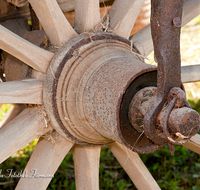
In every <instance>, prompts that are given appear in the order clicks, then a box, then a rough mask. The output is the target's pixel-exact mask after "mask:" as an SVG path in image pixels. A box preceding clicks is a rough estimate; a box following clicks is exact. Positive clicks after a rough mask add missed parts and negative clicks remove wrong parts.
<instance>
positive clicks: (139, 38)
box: [129, 0, 200, 57]
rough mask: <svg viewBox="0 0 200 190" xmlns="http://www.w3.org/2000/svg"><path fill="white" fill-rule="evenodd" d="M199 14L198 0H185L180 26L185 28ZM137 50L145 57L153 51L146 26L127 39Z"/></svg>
mask: <svg viewBox="0 0 200 190" xmlns="http://www.w3.org/2000/svg"><path fill="white" fill-rule="evenodd" d="M199 14H200V2H199V0H185V2H184V5H183V17H182V26H185V25H186V24H187V23H188V22H190V21H191V20H192V19H193V18H195V17H196V16H198V15H199ZM129 39H130V40H131V41H132V42H133V43H134V45H135V46H136V47H137V48H138V50H139V51H140V52H141V54H142V55H143V56H145V57H147V56H148V55H149V54H150V53H151V52H152V51H153V42H152V37H151V27H150V25H148V26H146V27H145V28H143V29H142V30H140V31H139V32H137V33H136V34H134V35H133V36H131V37H130V38H129Z"/></svg>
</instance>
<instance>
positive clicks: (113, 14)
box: [104, 0, 144, 38]
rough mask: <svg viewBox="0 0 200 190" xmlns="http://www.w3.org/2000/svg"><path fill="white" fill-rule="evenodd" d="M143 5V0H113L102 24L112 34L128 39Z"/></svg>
mask: <svg viewBox="0 0 200 190" xmlns="http://www.w3.org/2000/svg"><path fill="white" fill-rule="evenodd" d="M143 4H144V0H115V2H114V3H113V5H112V7H111V9H110V10H109V12H108V14H107V15H106V16H105V18H104V22H109V26H110V27H109V29H111V30H112V31H113V32H114V33H116V34H118V35H120V36H123V37H125V38H129V36H130V34H131V31H132V29H133V26H134V24H135V21H136V19H137V17H138V15H139V13H140V10H141V9H142V6H143Z"/></svg>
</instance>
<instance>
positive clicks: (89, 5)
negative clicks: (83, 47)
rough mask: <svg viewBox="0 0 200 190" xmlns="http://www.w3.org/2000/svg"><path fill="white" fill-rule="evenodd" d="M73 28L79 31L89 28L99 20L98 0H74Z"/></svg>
mask: <svg viewBox="0 0 200 190" xmlns="http://www.w3.org/2000/svg"><path fill="white" fill-rule="evenodd" d="M75 2H76V4H75V20H74V28H75V29H76V30H77V31H78V32H79V33H82V32H85V31H87V30H91V29H92V28H93V27H94V26H95V25H97V24H98V23H99V22H100V11H99V0H85V1H83V0H76V1H75Z"/></svg>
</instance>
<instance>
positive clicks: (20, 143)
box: [0, 108, 52, 163]
mask: <svg viewBox="0 0 200 190" xmlns="http://www.w3.org/2000/svg"><path fill="white" fill-rule="evenodd" d="M49 130H52V128H51V127H50V126H49V127H46V126H45V123H44V116H43V114H42V109H40V108H27V109H25V110H24V111H23V112H22V113H20V114H19V115H18V116H17V117H16V118H14V119H13V120H12V121H11V122H10V123H8V124H7V125H5V126H3V127H2V128H1V129H0V163H2V162H3V161H4V160H5V159H7V158H8V157H10V156H11V155H13V154H14V153H15V152H17V151H18V150H19V149H21V148H23V147H24V146H26V145H27V144H28V143H30V142H31V141H33V140H34V139H36V138H37V137H38V136H41V135H43V134H44V133H46V132H47V131H49Z"/></svg>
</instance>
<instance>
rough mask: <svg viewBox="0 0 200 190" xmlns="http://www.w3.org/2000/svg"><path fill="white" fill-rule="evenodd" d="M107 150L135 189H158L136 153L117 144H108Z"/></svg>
mask: <svg viewBox="0 0 200 190" xmlns="http://www.w3.org/2000/svg"><path fill="white" fill-rule="evenodd" d="M109 148H110V150H111V151H112V153H113V154H114V156H115V157H116V158H117V160H118V161H119V163H120V164H121V165H122V167H123V168H124V170H125V171H126V173H127V174H128V175H129V177H130V178H131V180H132V181H133V183H134V184H135V186H136V187H137V189H139V190H143V189H148V190H151V189H152V190H156V189H160V188H159V186H158V185H157V183H156V182H155V180H154V179H153V177H152V175H151V174H150V173H149V171H148V169H147V168H146V166H145V165H144V164H143V162H142V160H141V159H140V157H139V156H138V154H137V153H135V152H133V151H131V150H129V149H127V148H126V147H125V146H123V145H121V144H119V143H117V142H115V143H112V144H110V145H109Z"/></svg>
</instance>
